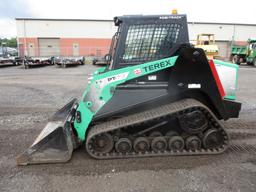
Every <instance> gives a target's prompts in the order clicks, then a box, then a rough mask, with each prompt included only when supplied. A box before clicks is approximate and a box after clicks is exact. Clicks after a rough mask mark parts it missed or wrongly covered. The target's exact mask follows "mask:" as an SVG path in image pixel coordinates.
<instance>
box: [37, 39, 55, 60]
mask: <svg viewBox="0 0 256 192" xmlns="http://www.w3.org/2000/svg"><path fill="white" fill-rule="evenodd" d="M39 52H40V56H42V57H43V56H59V54H60V39H58V38H39Z"/></svg>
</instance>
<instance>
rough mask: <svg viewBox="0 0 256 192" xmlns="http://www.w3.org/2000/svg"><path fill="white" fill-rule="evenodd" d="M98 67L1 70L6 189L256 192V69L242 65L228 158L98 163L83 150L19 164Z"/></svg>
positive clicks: (0, 187)
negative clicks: (234, 144) (58, 160)
mask: <svg viewBox="0 0 256 192" xmlns="http://www.w3.org/2000/svg"><path fill="white" fill-rule="evenodd" d="M96 68H97V67H95V66H92V65H84V66H77V67H69V68H65V69H62V68H57V67H55V66H47V67H37V68H31V69H28V70H25V69H23V68H22V67H21V66H14V67H1V68H0V191H26V192H27V191H31V192H35V191H89V192H93V191H113V192H119V191H124V192H144V191H152V192H153V191H154V192H156V191H161V192H162V191H168V192H169V191H184V192H185V191H187V192H191V191H205V192H206V191H207V192H211V191H225V192H226V191H227V192H228V191H232V192H233V191H245V192H247V191H248V192H249V191H251V192H255V191H256V156H255V154H256V150H254V148H252V149H247V148H245V147H243V145H242V143H252V145H254V144H255V145H254V146H256V83H255V82H256V68H255V67H250V66H241V67H240V70H239V81H238V92H237V99H238V100H239V101H241V102H242V103H243V106H242V111H241V113H240V118H239V119H230V120H228V121H227V122H224V125H225V127H226V128H227V130H229V131H230V132H233V137H234V138H236V139H237V141H238V142H239V143H240V144H241V147H238V148H236V149H233V150H228V151H227V152H225V153H224V154H223V155H217V156H197V157H155V158H139V159H123V160H121V159H117V160H95V159H93V158H91V157H89V156H88V155H87V154H86V152H85V149H84V148H82V147H81V148H80V149H78V150H76V151H74V153H73V157H72V159H71V161H69V162H68V163H65V164H45V165H31V166H22V167H18V166H16V163H15V157H16V156H17V154H19V153H21V152H22V151H23V150H24V149H26V148H27V147H29V146H30V145H31V144H32V142H33V141H34V139H35V138H36V136H37V135H38V134H39V133H40V131H41V130H42V129H43V127H44V125H45V124H46V122H47V119H48V118H49V117H50V116H51V115H52V114H53V113H54V112H55V111H56V110H57V109H59V108H61V107H62V106H63V105H64V104H65V103H67V102H68V101H69V100H70V99H71V98H73V97H77V98H80V97H81V95H82V93H83V91H84V89H85V87H86V85H87V78H88V77H89V74H90V73H92V72H93V71H94V70H95V69H96Z"/></svg>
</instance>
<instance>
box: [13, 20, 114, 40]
mask: <svg viewBox="0 0 256 192" xmlns="http://www.w3.org/2000/svg"><path fill="white" fill-rule="evenodd" d="M16 21H17V36H18V37H34V38H37V37H47V38H51V37H52V38H54V37H58V38H111V37H112V36H113V34H114V33H115V31H116V27H115V26H114V25H113V22H110V21H73V20H72V21H63V20H16Z"/></svg>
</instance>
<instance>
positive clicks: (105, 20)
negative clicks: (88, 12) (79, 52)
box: [15, 17, 256, 26]
mask: <svg viewBox="0 0 256 192" xmlns="http://www.w3.org/2000/svg"><path fill="white" fill-rule="evenodd" d="M15 20H28V21H93V22H112V21H113V20H110V19H50V18H22V17H21V18H15ZM188 24H212V25H242V26H256V24H252V23H219V22H193V21H188Z"/></svg>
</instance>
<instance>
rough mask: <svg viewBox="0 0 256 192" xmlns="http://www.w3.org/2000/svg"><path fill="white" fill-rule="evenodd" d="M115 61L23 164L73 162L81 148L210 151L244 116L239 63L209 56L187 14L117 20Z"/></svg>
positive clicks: (97, 153) (96, 153)
mask: <svg viewBox="0 0 256 192" xmlns="http://www.w3.org/2000/svg"><path fill="white" fill-rule="evenodd" d="M114 23H115V25H116V26H118V30H117V32H116V33H115V35H114V36H113V39H112V45H111V49H110V53H109V54H108V55H107V56H106V60H107V61H108V64H109V65H108V66H107V67H104V68H99V69H98V70H96V71H95V72H94V74H93V75H92V77H91V78H90V81H89V82H88V86H87V88H86V90H85V92H84V94H83V96H82V99H81V100H80V101H78V100H77V99H73V100H72V101H70V102H69V103H68V104H67V105H66V106H64V107H63V108H62V109H60V110H59V111H58V112H57V113H56V114H55V115H53V117H52V118H51V119H50V121H49V123H48V124H47V125H46V127H45V128H44V129H43V131H42V132H41V134H40V135H39V136H38V138H37V139H36V140H35V142H34V143H33V144H32V146H31V147H29V148H28V149H27V150H26V151H25V152H24V153H22V154H21V155H19V156H18V157H17V164H18V165H27V164H36V163H58V162H66V161H68V160H69V159H70V158H71V156H72V152H73V150H74V149H76V148H77V147H79V146H83V147H84V150H85V151H86V152H87V153H88V154H89V155H90V156H91V157H94V158H97V159H109V158H128V157H148V156H168V155H173V156H175V155H204V154H207V155H211V154H219V153H222V152H224V151H225V150H226V149H227V147H228V146H229V137H228V134H227V132H226V131H225V130H224V128H223V126H222V124H221V122H220V120H221V119H224V120H227V119H229V118H237V117H238V115H239V111H240V108H241V104H240V103H239V102H236V101H235V99H236V97H235V91H236V78H237V71H238V66H237V65H234V64H229V63H225V62H222V61H218V60H208V59H207V57H206V55H205V53H204V51H203V50H202V49H200V48H194V47H193V46H192V45H190V44H189V43H188V42H189V37H188V29H187V20H186V15H178V14H177V15H160V16H159V15H158V16H156V15H155V16H141V15H140V16H122V17H116V18H114Z"/></svg>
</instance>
